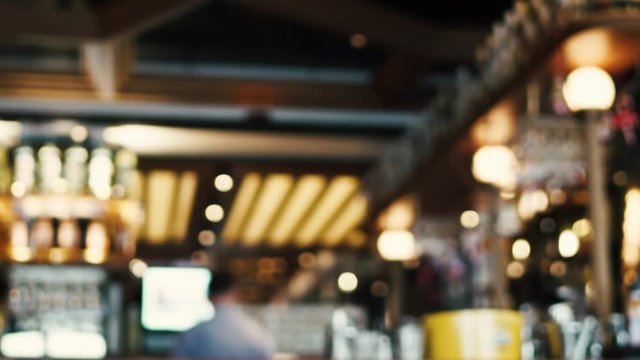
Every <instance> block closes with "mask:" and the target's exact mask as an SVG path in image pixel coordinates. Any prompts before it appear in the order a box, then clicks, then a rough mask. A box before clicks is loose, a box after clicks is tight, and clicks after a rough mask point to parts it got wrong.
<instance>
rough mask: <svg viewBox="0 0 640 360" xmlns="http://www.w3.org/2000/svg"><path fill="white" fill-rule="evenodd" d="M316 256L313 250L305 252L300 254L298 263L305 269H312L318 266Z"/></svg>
mask: <svg viewBox="0 0 640 360" xmlns="http://www.w3.org/2000/svg"><path fill="white" fill-rule="evenodd" d="M317 262H318V261H317V259H316V256H315V255H314V254H313V253H311V252H303V253H302V254H300V255H299V256H298V264H300V267H301V268H303V269H311V268H313V267H315V266H316V263H317Z"/></svg>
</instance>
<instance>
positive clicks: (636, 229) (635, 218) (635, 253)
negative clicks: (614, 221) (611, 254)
mask: <svg viewBox="0 0 640 360" xmlns="http://www.w3.org/2000/svg"><path fill="white" fill-rule="evenodd" d="M622 231H623V238H622V258H623V260H624V263H625V265H626V266H627V267H631V268H635V267H636V266H637V265H638V263H640V190H639V189H631V190H629V191H627V194H626V196H625V210H624V222H623V224H622Z"/></svg>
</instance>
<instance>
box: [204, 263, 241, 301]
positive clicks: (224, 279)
mask: <svg viewBox="0 0 640 360" xmlns="http://www.w3.org/2000/svg"><path fill="white" fill-rule="evenodd" d="M235 285H236V279H235V277H234V276H233V274H232V273H230V272H228V271H224V270H219V271H211V282H210V283H209V297H213V296H216V295H222V294H226V293H228V292H229V291H230V290H232V289H233V288H234V287H235Z"/></svg>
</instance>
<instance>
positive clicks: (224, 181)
mask: <svg viewBox="0 0 640 360" xmlns="http://www.w3.org/2000/svg"><path fill="white" fill-rule="evenodd" d="M213 186H215V187H216V189H217V190H218V191H220V192H227V191H229V190H231V189H233V178H232V177H231V176H229V175H227V174H220V175H218V176H216V178H215V179H214V180H213Z"/></svg>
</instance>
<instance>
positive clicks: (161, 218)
mask: <svg viewBox="0 0 640 360" xmlns="http://www.w3.org/2000/svg"><path fill="white" fill-rule="evenodd" d="M177 183H178V177H177V175H176V173H175V172H172V171H151V172H150V173H149V175H148V181H147V207H146V208H147V222H146V224H147V226H146V239H147V241H148V242H150V243H152V244H161V243H164V242H166V241H167V239H168V237H169V227H170V224H171V223H173V219H170V217H171V213H172V211H171V210H172V209H173V195H174V192H175V190H176V185H177Z"/></svg>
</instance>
